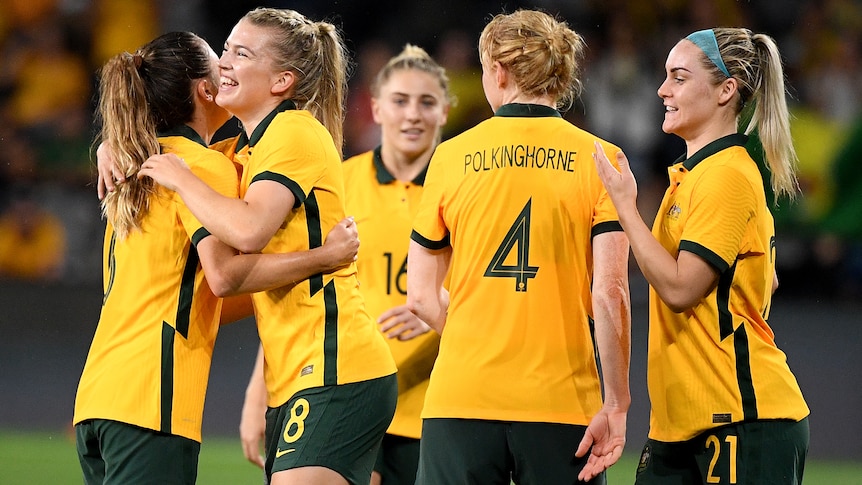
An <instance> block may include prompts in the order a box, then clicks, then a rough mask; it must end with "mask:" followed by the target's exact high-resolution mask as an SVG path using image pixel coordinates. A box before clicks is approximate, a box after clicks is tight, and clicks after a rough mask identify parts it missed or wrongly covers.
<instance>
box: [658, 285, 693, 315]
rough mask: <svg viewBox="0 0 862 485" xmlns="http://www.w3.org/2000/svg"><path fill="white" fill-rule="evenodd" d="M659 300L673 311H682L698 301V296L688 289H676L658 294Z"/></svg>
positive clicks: (690, 307)
mask: <svg viewBox="0 0 862 485" xmlns="http://www.w3.org/2000/svg"><path fill="white" fill-rule="evenodd" d="M659 296H661V300H662V301H663V302H664V304H665V305H666V306H667V307H668V308H669V309H670V311H672V312H674V313H683V312H685V311H688V310H690V309H692V308H693V307H694V306H695V305H697V303H698V302H699V301H700V299H701V298H700V296H698V295H695V294H693V293H692V292H690V291H684V290H676V291H667V292H665V293H664V294H660V295H659Z"/></svg>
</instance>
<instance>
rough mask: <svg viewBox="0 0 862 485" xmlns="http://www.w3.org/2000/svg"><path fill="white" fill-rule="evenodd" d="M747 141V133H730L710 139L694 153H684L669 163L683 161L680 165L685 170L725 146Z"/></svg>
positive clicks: (743, 144)
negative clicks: (686, 156)
mask: <svg viewBox="0 0 862 485" xmlns="http://www.w3.org/2000/svg"><path fill="white" fill-rule="evenodd" d="M746 143H748V135H745V134H743V133H734V134H732V135H727V136H723V137H721V138H719V139H718V140H715V141H712V142H710V143H708V144H707V145H706V146H705V147H703V148H701V149H700V150H698V151H697V152H696V153H695V154H694V155H692V156H690V157H688V159H686V158H685V154H683V155H682V156H681V157H679V158H677V159H676V161H675V162H673V163H672V164H671V165H676V164H677V163H680V162H683V163H682V166H683V167H685V169H686V170H691V169H693V168H694V167H695V165H697V164H698V163H700V162H702V161H704V160H705V159H707V158H709V157H711V156H713V155H715V154H716V153H718V152H720V151H722V150H724V149H725V148H730V147H735V146H743V147H744V146H745V144H746Z"/></svg>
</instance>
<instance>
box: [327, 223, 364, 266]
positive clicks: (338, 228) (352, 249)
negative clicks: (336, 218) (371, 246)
mask: <svg viewBox="0 0 862 485" xmlns="http://www.w3.org/2000/svg"><path fill="white" fill-rule="evenodd" d="M323 247H324V248H325V249H326V250H327V255H328V256H327V259H328V260H329V266H330V269H333V270H334V269H337V268H340V267H342V266H346V265H348V264H350V263H352V262H354V261H356V258H357V256H358V254H359V231H358V230H357V228H356V222H354V221H353V217H345V218H344V219H342V220H341V221H340V222H339V223H338V224H336V225H335V226H334V227H333V228H332V229H330V231H329V233H328V234H327V235H326V239H325V240H324V242H323Z"/></svg>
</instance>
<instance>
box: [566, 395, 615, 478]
mask: <svg viewBox="0 0 862 485" xmlns="http://www.w3.org/2000/svg"><path fill="white" fill-rule="evenodd" d="M625 444H626V412H625V411H620V410H616V409H608V408H607V406H605V407H603V408H602V410H601V411H599V413H598V414H596V415H595V416H593V419H592V420H591V421H590V424H589V426H587V431H586V432H585V433H584V438H583V439H582V440H581V443H580V444H579V445H578V450H577V451H576V452H575V456H576V457H578V458H580V457H582V456H584V455H586V454H587V452H589V454H590V455H589V457H587V463H586V465H584V468H583V469H582V470H581V473H579V474H578V480H582V481H585V482H586V481H589V480H592V479H593V478H594V477H596V476H597V475H598V474H599V473H601V472H603V471H605V470H607V469H608V468H610V467H611V465H613V464H614V463H616V462H617V460H619V459H620V456H622V454H623V448H624V447H625Z"/></svg>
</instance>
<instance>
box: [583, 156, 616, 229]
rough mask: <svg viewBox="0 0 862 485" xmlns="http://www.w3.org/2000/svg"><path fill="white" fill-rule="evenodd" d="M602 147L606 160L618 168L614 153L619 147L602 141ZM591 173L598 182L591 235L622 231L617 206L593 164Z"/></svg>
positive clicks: (595, 181)
mask: <svg viewBox="0 0 862 485" xmlns="http://www.w3.org/2000/svg"><path fill="white" fill-rule="evenodd" d="M602 147H603V148H604V150H605V156H606V157H608V160H610V161H611V164H612V165H613V166H614V168H616V169H617V170H619V164H618V163H617V156H616V153H617V152H618V151H620V149H619V148H618V147H616V146H614V145H611V144H610V143H606V142H603V143H602ZM593 165H595V164H593ZM591 175H592V177H591V180H593V182H594V183H596V184H598V187H599V197H598V201H597V202H596V206H595V209H594V210H593V221H592V229H591V237H596V236H597V235H599V234H602V233H605V232H613V231H622V230H623V227H622V226H621V225H620V217H619V215H618V214H617V208H616V207H615V206H614V203H613V202H612V201H611V197H610V195H609V194H608V191H607V190H605V186H604V185H603V184H602V182H601V180H600V179H599V178H598V172H596V169H595V167H594V166H593V167H592V174H591Z"/></svg>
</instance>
